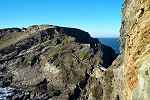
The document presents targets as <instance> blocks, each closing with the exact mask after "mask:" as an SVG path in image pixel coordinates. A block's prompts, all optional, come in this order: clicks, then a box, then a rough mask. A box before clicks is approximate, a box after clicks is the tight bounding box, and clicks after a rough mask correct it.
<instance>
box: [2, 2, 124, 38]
mask: <svg viewBox="0 0 150 100" xmlns="http://www.w3.org/2000/svg"><path fill="white" fill-rule="evenodd" d="M122 1H123V0H0V4H1V6H0V28H7V27H27V26H30V25H32V24H53V25H60V26H67V27H75V28H80V29H83V30H85V31H88V32H89V33H90V34H91V35H92V36H94V37H113V36H119V28H120V20H121V5H122Z"/></svg>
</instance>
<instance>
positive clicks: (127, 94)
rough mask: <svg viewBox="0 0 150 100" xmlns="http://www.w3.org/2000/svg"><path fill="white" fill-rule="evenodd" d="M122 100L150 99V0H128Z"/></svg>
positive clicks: (126, 2)
mask: <svg viewBox="0 0 150 100" xmlns="http://www.w3.org/2000/svg"><path fill="white" fill-rule="evenodd" d="M122 13H123V18H122V26H121V39H122V58H121V60H122V61H121V66H120V67H119V68H118V73H120V77H118V78H117V77H116V79H119V78H121V79H122V81H120V84H121V85H120V90H119V89H118V90H119V91H120V94H119V98H120V100H149V99H150V0H124V5H123V12H122Z"/></svg>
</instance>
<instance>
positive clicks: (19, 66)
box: [0, 25, 117, 100]
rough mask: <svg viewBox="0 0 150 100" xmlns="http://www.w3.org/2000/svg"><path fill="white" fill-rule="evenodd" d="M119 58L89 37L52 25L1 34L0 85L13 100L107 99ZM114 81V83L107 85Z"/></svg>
mask: <svg viewBox="0 0 150 100" xmlns="http://www.w3.org/2000/svg"><path fill="white" fill-rule="evenodd" d="M116 56H117V54H116V53H115V52H114V50H113V49H112V48H110V47H108V46H105V45H103V44H101V43H100V42H99V41H98V40H97V39H95V38H92V37H91V36H90V35H89V33H87V32H85V31H82V30H79V29H75V28H66V27H59V26H53V25H33V26H30V27H28V28H22V29H19V28H8V29H1V30H0V86H1V87H3V88H6V87H11V88H14V92H13V93H12V95H11V96H9V98H10V99H13V100H18V99H19V100H28V99H32V100H48V99H50V100H77V99H79V100H87V99H89V100H97V99H100V98H109V96H108V93H111V91H112V88H111V82H110V81H111V77H113V76H112V75H113V74H112V73H111V72H110V74H108V73H105V71H106V68H107V67H109V66H110V65H111V64H112V62H113V60H114V59H115V58H116ZM108 82H110V84H108Z"/></svg>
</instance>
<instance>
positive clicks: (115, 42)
mask: <svg viewBox="0 0 150 100" xmlns="http://www.w3.org/2000/svg"><path fill="white" fill-rule="evenodd" d="M98 40H99V41H100V42H101V43H103V44H105V45H107V46H110V47H112V48H113V49H114V50H115V51H116V53H119V52H120V48H119V47H120V42H119V38H98Z"/></svg>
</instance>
